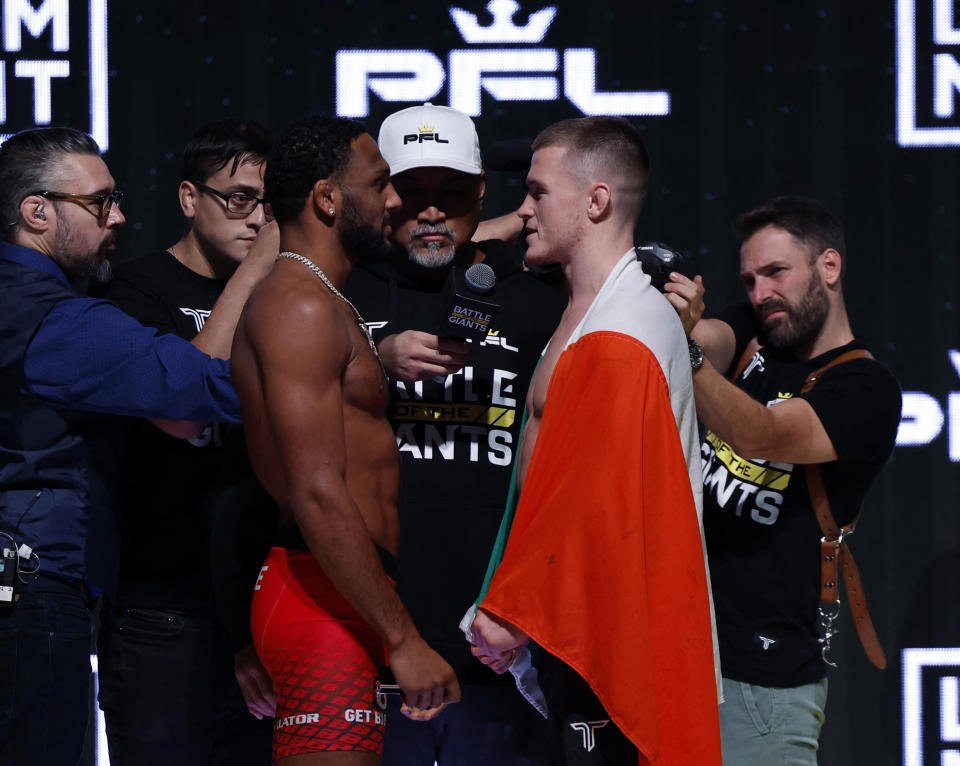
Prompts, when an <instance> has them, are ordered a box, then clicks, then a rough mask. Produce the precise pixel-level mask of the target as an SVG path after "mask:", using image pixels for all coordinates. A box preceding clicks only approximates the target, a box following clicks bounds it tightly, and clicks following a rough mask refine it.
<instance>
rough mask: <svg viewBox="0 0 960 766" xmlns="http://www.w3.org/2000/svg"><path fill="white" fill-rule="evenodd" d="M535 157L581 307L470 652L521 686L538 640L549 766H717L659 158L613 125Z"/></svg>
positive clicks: (546, 392)
mask: <svg viewBox="0 0 960 766" xmlns="http://www.w3.org/2000/svg"><path fill="white" fill-rule="evenodd" d="M533 148H534V155H533V161H532V165H531V169H530V173H529V175H528V177H527V187H528V192H529V193H528V195H527V198H526V199H525V201H524V203H523V205H522V206H521V208H520V211H519V214H520V216H521V217H522V218H523V219H524V221H525V223H526V227H527V232H528V234H527V245H528V250H527V259H528V261H529V262H530V263H531V264H546V263H551V262H559V263H560V264H561V266H562V268H563V271H564V275H565V277H566V279H567V282H568V284H569V287H570V303H569V305H568V307H567V309H566V311H565V312H564V314H563V316H562V318H561V320H560V324H559V326H558V328H557V330H556V332H555V333H554V335H553V337H552V339H551V341H550V343H549V345H548V347H547V349H546V352H545V354H544V357H543V359H542V361H541V364H540V367H539V368H538V370H537V372H536V374H535V375H534V378H533V381H532V383H531V386H530V393H529V395H528V399H527V416H528V420H527V422H526V425H525V428H524V432H523V435H522V438H521V444H520V450H519V454H518V463H517V469H516V479H517V486H518V488H519V489H520V496H519V497H520V499H519V503H518V505H517V508H516V513H515V516H514V518H513V523H512V528H511V529H510V534H509V541H508V542H507V544H506V548H505V550H504V552H503V558H502V561H501V562H500V565H499V567H498V568H497V569H496V571H495V573H494V574H493V576H492V579H491V580H490V582H489V588H488V589H487V591H486V594H485V596H483V597H482V599H481V602H480V605H479V607H480V608H479V610H477V612H476V616H475V618H474V620H473V624H472V626H470V633H471V636H472V639H473V641H474V643H475V646H474V648H473V652H474V654H475V655H476V656H478V657H479V658H480V660H481V661H482V662H484V663H486V664H488V665H490V666H491V667H492V668H493V669H494V670H496V671H498V672H504V671H505V670H506V669H507V668H508V667H509V666H510V664H511V663H512V662H513V661H514V659H515V658H516V656H517V654H518V652H519V653H521V654H522V652H523V650H524V648H525V647H526V646H527V643H528V642H529V641H530V640H531V639H532V640H533V641H534V642H536V644H537V645H538V646H539V647H541V648H542V649H543V650H544V653H543V657H542V658H541V660H540V661H538V663H537V664H538V672H539V681H540V685H541V687H542V689H543V692H544V694H545V697H546V702H547V707H548V708H549V719H550V721H551V723H552V726H551V728H552V731H553V739H552V743H551V747H552V752H551V762H557V763H564V764H573V763H578V764H579V763H585V764H587V763H604V764H611V763H615V764H620V763H632V764H636V763H640V764H647V763H650V764H661V765H662V766H674V765H676V766H689V765H690V764H697V765H698V766H709V765H710V764H720V739H719V727H718V723H717V699H718V680H719V678H718V673H717V666H716V662H715V657H716V653H715V640H714V634H713V631H712V623H711V606H710V597H709V579H708V575H707V571H706V565H705V561H704V549H703V539H702V534H701V527H700V521H699V510H700V497H701V493H700V486H701V482H700V460H699V456H698V444H697V441H698V440H697V430H696V414H695V411H694V404H693V397H692V380H691V373H690V356H689V353H688V348H687V343H686V339H685V337H684V333H683V329H682V327H681V325H680V323H679V321H678V319H677V316H676V314H675V312H674V311H673V309H672V308H671V306H670V305H669V303H668V302H667V301H666V299H665V298H664V297H663V296H662V295H661V294H660V293H659V292H658V291H657V290H656V289H654V288H653V287H652V286H651V285H650V280H649V278H648V277H647V276H646V275H645V274H644V273H643V271H642V269H641V268H640V264H639V263H638V262H637V261H636V258H635V254H634V251H633V231H634V225H635V223H636V219H637V217H638V215H639V212H640V207H641V204H642V201H643V196H644V191H645V185H646V178H647V172H648V167H649V162H648V158H647V153H646V149H645V147H644V145H643V142H642V140H641V138H640V136H639V135H638V134H637V132H636V131H635V130H634V129H633V127H632V126H631V125H630V124H629V123H628V122H626V121H625V120H621V119H618V118H610V117H591V118H584V119H577V120H566V121H564V122H561V123H557V124H556V125H553V126H551V127H549V128H547V129H546V130H545V131H544V132H543V133H541V134H540V136H538V137H537V139H536V141H535V142H534V144H533ZM508 512H509V511H508Z"/></svg>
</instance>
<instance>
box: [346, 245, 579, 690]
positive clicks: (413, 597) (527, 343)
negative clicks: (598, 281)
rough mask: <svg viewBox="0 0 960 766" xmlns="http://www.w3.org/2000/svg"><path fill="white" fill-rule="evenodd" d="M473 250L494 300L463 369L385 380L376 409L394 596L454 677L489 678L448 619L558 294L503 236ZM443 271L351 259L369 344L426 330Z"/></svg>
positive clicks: (478, 576) (487, 517) (477, 548)
mask: <svg viewBox="0 0 960 766" xmlns="http://www.w3.org/2000/svg"><path fill="white" fill-rule="evenodd" d="M480 247H481V249H482V250H483V251H484V252H485V253H486V259H485V261H484V262H485V263H487V264H488V265H489V266H491V268H493V270H494V272H495V273H496V275H497V291H498V294H499V296H500V299H501V300H502V308H501V309H500V310H499V312H498V313H497V315H496V317H495V319H494V321H493V327H492V329H491V331H490V333H489V334H488V335H487V337H486V339H485V340H484V341H483V342H482V343H471V345H470V350H469V352H468V355H467V361H466V365H465V366H464V368H463V370H462V371H460V372H458V373H456V374H454V375H450V376H447V378H446V379H445V380H444V381H442V382H437V381H435V380H427V381H423V382H419V383H402V382H398V381H391V392H392V396H391V402H390V406H389V409H388V412H387V415H388V417H389V419H390V422H391V425H392V426H393V429H394V433H395V434H396V437H397V446H398V447H399V450H400V456H401V460H402V466H401V481H402V487H401V493H400V506H399V512H400V564H399V567H400V568H399V575H400V576H399V589H400V595H401V598H402V599H403V602H404V604H405V605H406V606H407V608H408V609H409V611H410V614H411V616H412V617H413V620H414V623H415V624H416V626H417V629H418V630H419V631H420V633H421V634H422V635H423V636H424V638H425V639H426V640H427V641H428V642H429V643H430V645H431V646H433V648H434V649H436V650H437V651H438V652H440V654H442V655H443V656H444V657H445V658H446V659H447V661H448V662H450V663H451V664H452V665H453V667H454V669H455V670H456V671H457V675H458V677H459V678H460V680H461V681H462V682H467V683H474V682H480V683H495V682H496V679H497V676H495V675H494V674H493V673H491V672H490V671H489V670H488V669H487V668H485V667H483V666H482V665H481V664H480V663H478V662H477V660H476V659H475V658H474V657H472V656H471V655H470V652H469V647H468V645H467V643H466V641H465V640H464V637H463V633H461V632H460V631H459V630H458V627H457V626H458V624H459V622H460V618H461V617H462V616H463V613H464V612H465V611H466V610H467V607H469V606H470V604H472V603H473V600H474V599H475V598H476V597H477V595H478V594H479V591H480V585H481V584H482V582H483V575H484V572H485V570H486V566H487V562H488V560H489V557H490V552H491V550H492V548H493V542H494V539H495V538H496V533H497V529H498V526H499V524H500V519H501V517H502V515H503V507H504V502H505V500H506V495H507V488H508V486H509V483H510V473H511V470H512V465H513V456H514V451H515V449H516V447H517V443H518V439H519V430H520V421H521V417H522V413H523V405H524V400H525V398H526V394H527V385H528V383H529V381H530V378H531V377H532V375H533V370H534V368H535V367H536V364H537V362H538V360H539V358H540V354H541V352H542V351H543V348H544V347H545V346H546V343H547V341H548V340H549V338H550V335H551V334H552V333H553V330H554V329H555V328H556V325H557V322H558V321H559V318H560V314H561V312H562V311H563V308H564V306H565V305H566V298H565V296H564V295H563V294H562V293H561V292H560V291H559V290H556V289H554V288H552V287H548V286H547V285H545V284H543V283H541V282H540V281H538V280H537V279H536V278H535V277H532V276H531V275H529V274H527V273H525V272H523V271H522V270H521V269H520V264H519V259H516V260H515V259H512V258H511V257H510V256H509V255H508V253H507V250H506V248H505V246H504V245H503V243H502V242H499V241H489V242H484V243H482V244H481V246H480ZM446 273H447V270H446V269H443V270H439V271H438V275H437V279H435V280H428V279H413V278H410V277H409V276H407V275H405V274H403V273H401V272H399V271H397V270H396V269H395V268H393V266H391V265H390V264H387V263H375V264H366V265H358V266H357V267H356V268H354V270H353V272H352V273H351V275H350V278H349V279H348V280H347V284H346V289H345V291H344V292H345V293H346V295H347V297H349V298H350V300H351V301H353V302H354V304H355V305H356V306H357V309H358V310H359V311H360V313H361V314H362V315H363V316H364V318H365V319H366V321H367V322H368V323H369V324H370V325H371V327H373V328H374V336H375V337H376V338H377V339H378V340H379V339H380V338H382V337H384V336H386V335H392V334H396V333H400V332H403V331H405V330H420V331H423V332H430V333H437V332H438V331H439V327H440V324H439V322H438V311H439V308H440V306H441V304H442V303H443V298H442V294H441V288H442V285H443V277H444V276H445V275H446ZM501 680H502V679H501ZM504 683H506V682H505V681H504Z"/></svg>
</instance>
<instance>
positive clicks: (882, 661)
mask: <svg viewBox="0 0 960 766" xmlns="http://www.w3.org/2000/svg"><path fill="white" fill-rule="evenodd" d="M851 359H873V356H872V355H871V354H870V352H869V351H867V350H866V349H862V348H861V349H853V350H852V351H847V352H845V353H843V354H840V356H838V357H835V358H834V359H832V360H831V361H830V362H829V363H827V364H825V365H824V366H823V367H821V368H820V369H818V370H814V371H813V372H811V373H810V374H809V375H808V376H807V379H806V380H805V381H804V383H803V388H801V389H800V393H802V394H803V393H806V392H807V391H809V390H810V389H811V388H813V387H814V386H815V385H816V384H817V381H818V380H819V379H820V376H821V375H823V373H824V372H826V371H827V370H829V369H830V368H831V367H836V366H837V365H838V364H843V363H844V362H849V361H850V360H851ZM806 476H807V490H808V491H809V492H810V502H811V504H812V505H813V510H814V513H815V514H816V516H817V523H818V524H819V525H820V531H821V532H822V533H823V537H821V538H820V600H821V601H823V602H825V603H828V604H829V603H833V604H835V603H837V602H839V601H840V575H843V582H844V585H845V586H846V589H847V600H848V601H849V602H850V614H851V615H852V616H853V624H854V625H855V626H856V628H857V635H858V636H859V637H860V643H861V644H862V645H863V650H864V651H865V652H866V653H867V658H868V659H869V660H870V662H871V663H873V665H875V666H876V667H878V668H880V669H881V670H883V669H884V668H885V667H886V666H887V658H886V655H885V654H884V653H883V647H882V646H881V645H880V639H879V638H877V632H876V630H874V627H873V621H872V620H871V619H870V612H869V610H868V609H867V598H866V595H865V594H864V592H863V586H862V585H861V583H860V572H859V571H858V570H857V564H856V561H854V559H853V551H851V550H850V546H849V545H847V539H846V538H847V536H848V535H851V534H853V530H854V529H855V528H856V525H857V519H859V518H860V513H859V512H858V513H857V515H856V516H854V517H853V519H851V521H850V523H849V524H846V525H844V526H843V527H840V526H838V525H837V522H836V519H834V517H833V512H832V511H831V510H830V500H829V499H828V498H827V490H826V487H825V486H824V484H823V473H822V472H821V470H820V466H819V465H817V464H813V465H807V466H806Z"/></svg>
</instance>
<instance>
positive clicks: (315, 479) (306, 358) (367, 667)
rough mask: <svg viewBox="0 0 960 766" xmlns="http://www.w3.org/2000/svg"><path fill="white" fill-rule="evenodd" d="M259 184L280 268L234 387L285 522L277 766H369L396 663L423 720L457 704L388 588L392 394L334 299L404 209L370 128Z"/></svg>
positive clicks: (277, 620)
mask: <svg viewBox="0 0 960 766" xmlns="http://www.w3.org/2000/svg"><path fill="white" fill-rule="evenodd" d="M264 182H265V187H266V196H267V199H269V200H270V202H271V204H272V206H273V212H274V215H275V216H276V220H277V223H278V224H279V227H280V248H281V251H282V252H281V254H280V257H279V258H278V261H277V263H276V264H275V266H274V268H273V271H272V272H271V273H270V274H269V275H268V276H267V278H266V279H264V281H263V282H262V283H261V285H260V286H259V287H258V289H257V290H256V291H255V292H254V294H253V295H252V296H251V298H250V300H249V302H248V304H247V306H246V308H245V310H244V313H243V316H242V317H241V320H240V324H239V326H238V328H237V334H236V339H235V342H234V348H233V376H234V382H235V384H236V387H237V391H238V393H239V395H240V399H241V402H242V404H243V414H244V426H245V429H246V434H247V443H248V445H249V447H248V448H249V450H250V457H251V460H252V461H253V465H254V468H255V469H256V472H257V475H258V476H259V478H260V481H261V482H262V483H263V485H264V487H266V489H267V490H268V491H269V492H270V494H271V495H272V496H273V497H274V498H275V499H276V501H277V503H278V504H279V505H280V508H281V513H282V516H283V521H282V531H281V539H280V540H279V541H278V542H279V545H280V546H281V547H276V548H274V549H273V550H272V551H271V552H270V555H269V556H268V558H267V561H266V563H265V565H264V567H263V569H262V570H261V575H260V578H259V580H258V582H257V585H256V592H255V593H254V601H253V607H252V614H251V620H252V624H253V635H254V643H255V645H256V647H257V653H258V654H259V656H260V659H261V661H262V662H263V664H264V666H265V667H266V668H267V670H268V672H269V673H270V675H271V678H272V679H273V683H274V687H275V691H276V693H277V717H276V721H277V722H276V727H275V731H274V740H273V757H274V761H275V762H276V761H280V760H283V759H286V760H284V761H283V762H284V763H290V764H373V763H376V762H377V761H378V759H379V755H380V754H381V753H382V749H383V732H384V725H385V720H386V716H385V715H384V713H383V711H384V709H385V707H386V705H385V702H384V700H383V699H382V697H381V698H380V699H377V695H376V694H375V688H374V687H375V682H376V678H377V668H378V666H382V665H386V664H387V663H388V662H389V664H390V666H391V668H392V670H393V674H394V677H395V678H396V680H397V683H398V684H399V685H400V687H401V689H402V690H403V693H404V697H405V702H406V704H405V706H404V708H403V710H404V712H405V713H406V714H407V715H410V716H411V717H417V718H429V717H432V715H435V714H436V713H438V712H439V711H440V709H442V707H443V706H444V705H445V704H446V703H448V702H456V701H457V700H458V699H459V698H460V687H459V685H458V684H457V680H456V677H455V676H454V673H453V671H452V669H451V668H450V666H449V665H448V664H447V663H446V662H445V661H444V660H443V659H442V658H441V657H440V656H439V655H438V654H437V653H436V652H434V651H433V650H432V649H430V648H429V647H428V646H427V644H426V643H425V642H424V640H423V639H422V638H421V637H420V635H419V634H418V633H417V631H416V629H415V628H414V626H413V623H412V622H411V620H410V617H409V615H408V614H407V611H406V609H404V607H403V604H402V603H401V602H400V599H399V598H398V597H397V595H396V593H395V592H394V589H393V586H392V584H391V582H390V579H389V578H388V571H389V567H390V562H391V561H392V560H393V555H394V554H395V552H396V549H397V542H398V533H397V530H398V524H397V513H396V505H397V493H398V468H399V461H398V456H397V448H396V443H395V442H394V438H393V432H392V430H391V429H390V424H389V423H388V422H387V420H386V418H385V417H384V410H385V408H386V405H387V398H388V394H387V382H386V378H385V376H384V373H383V369H382V366H381V364H380V360H379V358H378V357H377V352H376V348H375V346H374V344H373V341H372V340H371V339H370V334H369V331H368V330H367V327H366V325H365V324H364V321H363V319H362V318H361V317H360V315H359V314H358V313H357V311H356V309H354V307H353V306H352V304H350V303H349V302H348V301H347V300H346V298H344V297H343V295H342V294H341V293H340V291H339V288H340V287H341V286H342V285H343V283H344V281H345V280H346V278H347V275H348V273H349V272H350V269H351V266H352V263H353V261H355V260H357V259H359V258H370V257H378V255H380V254H382V253H384V252H385V251H387V250H388V246H387V245H386V242H385V239H386V236H387V235H388V234H389V225H388V221H389V215H390V212H391V211H393V210H395V209H396V208H398V207H399V205H400V198H399V197H398V196H397V193H396V191H395V190H394V188H393V186H392V185H391V183H390V168H389V166H388V165H387V163H386V162H385V161H384V159H383V157H381V156H380V152H379V151H378V150H377V145H376V143H375V142H374V141H373V139H372V138H370V136H369V135H367V134H366V133H364V132H363V128H362V127H361V126H360V125H359V124H357V123H354V122H351V121H348V120H342V119H334V118H326V117H311V118H307V119H305V120H303V121H301V122H299V123H296V124H295V125H293V126H291V127H290V128H288V129H287V130H286V131H285V132H284V134H283V135H282V136H281V138H280V141H279V142H278V144H277V146H276V148H275V149H274V151H273V153H272V155H271V157H270V159H269V161H268V163H267V172H266V176H265V179H264ZM334 751H341V752H334ZM343 751H347V752H343Z"/></svg>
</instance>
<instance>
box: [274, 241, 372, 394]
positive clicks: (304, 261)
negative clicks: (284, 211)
mask: <svg viewBox="0 0 960 766" xmlns="http://www.w3.org/2000/svg"><path fill="white" fill-rule="evenodd" d="M280 258H290V259H291V260H294V261H298V262H300V263H302V264H303V265H304V266H306V267H307V268H308V269H310V270H311V271H312V272H313V273H314V274H316V275H317V276H318V277H320V281H321V282H323V284H325V285H326V286H327V289H329V290H330V292H332V293H333V294H334V295H336V296H337V297H338V298H339V299H340V300H342V301H343V302H344V303H346V304H347V305H348V306H349V307H350V309H351V310H352V311H353V315H354V316H355V317H356V318H357V326H358V327H359V328H360V331H361V332H362V333H363V336H364V337H365V338H366V339H367V345H368V346H370V350H371V351H372V352H373V355H374V356H375V357H376V358H377V364H379V365H380V371H381V372H382V373H383V376H384V377H387V371H386V370H385V369H384V367H383V360H382V359H381V358H380V352H379V351H377V344H376V343H374V342H373V333H371V332H370V328H369V327H367V323H366V322H365V321H363V317H362V316H360V312H359V311H357V307H356V306H354V305H353V303H351V302H350V299H349V298H347V296H346V295H344V294H343V293H341V292H340V291H339V290H338V289H337V288H336V287H335V286H334V284H333V282H331V281H330V279H329V277H327V275H326V274H324V273H323V270H322V269H321V268H320V267H319V266H317V264H315V263H314V262H313V261H311V260H310V259H309V258H307V257H306V256H304V255H300V254H299V253H292V252H290V251H289V250H287V251H284V252H282V253H280V255H278V256H277V260H279V259H280Z"/></svg>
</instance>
